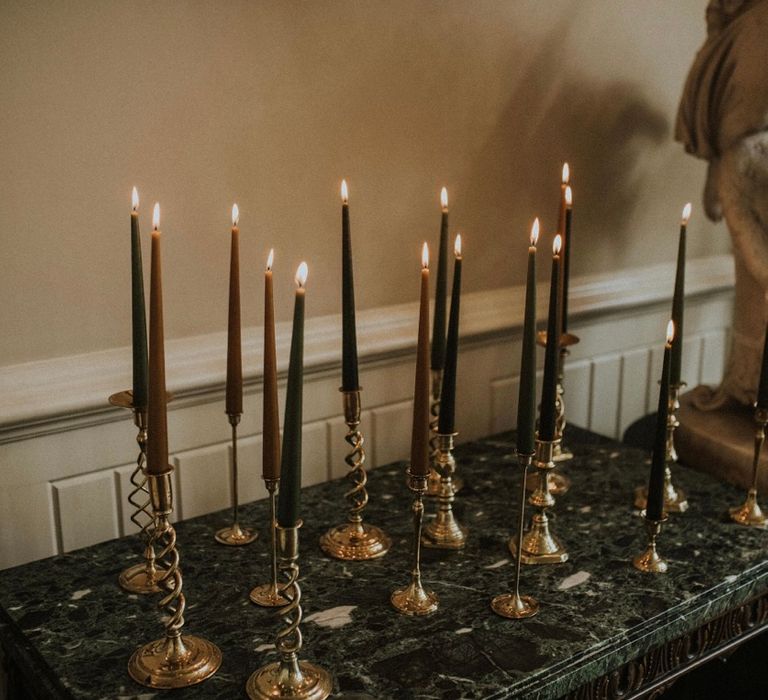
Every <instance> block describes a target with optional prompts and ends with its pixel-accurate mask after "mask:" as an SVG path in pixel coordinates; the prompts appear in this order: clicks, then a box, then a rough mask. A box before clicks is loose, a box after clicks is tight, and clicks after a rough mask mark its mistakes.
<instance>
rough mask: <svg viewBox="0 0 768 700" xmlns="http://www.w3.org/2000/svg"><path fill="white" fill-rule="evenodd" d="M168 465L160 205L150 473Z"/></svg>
mask: <svg viewBox="0 0 768 700" xmlns="http://www.w3.org/2000/svg"><path fill="white" fill-rule="evenodd" d="M168 471H170V467H169V466H168V414H167V406H166V395H165V337H164V333H163V278H162V263H161V258H160V205H159V204H157V203H156V204H155V208H154V211H153V213H152V268H151V272H150V281H149V398H148V401H147V473H148V474H165V473H166V472H168Z"/></svg>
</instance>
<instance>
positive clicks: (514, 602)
mask: <svg viewBox="0 0 768 700" xmlns="http://www.w3.org/2000/svg"><path fill="white" fill-rule="evenodd" d="M532 458H533V455H532V454H526V453H523V452H518V453H517V461H518V462H519V464H520V466H521V468H522V472H523V483H522V485H521V488H520V516H519V518H518V521H517V541H518V542H519V541H520V540H522V539H523V526H524V524H525V496H526V489H525V482H526V479H527V476H528V467H530V466H531V461H532ZM521 564H522V561H521V558H520V557H515V592H514V593H504V594H503V595H497V596H496V597H495V598H494V599H493V600H491V609H492V610H493V612H495V613H496V614H497V615H501V616H502V617H508V618H510V619H512V620H519V619H522V618H525V617H533V616H534V615H535V614H536V613H537V612H539V601H537V600H536V598H534V597H533V596H529V595H523V596H521V595H520V568H521Z"/></svg>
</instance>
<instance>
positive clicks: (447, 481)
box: [421, 433, 467, 549]
mask: <svg viewBox="0 0 768 700" xmlns="http://www.w3.org/2000/svg"><path fill="white" fill-rule="evenodd" d="M457 434H458V433H450V434H442V433H438V434H437V445H436V449H437V454H436V458H435V461H434V466H435V469H436V470H437V472H438V473H439V474H440V494H439V496H438V499H439V504H438V508H437V516H436V517H435V519H434V520H433V521H432V522H430V523H427V525H426V527H424V533H423V534H422V536H421V543H422V544H423V545H424V546H425V547H432V548H434V549H461V548H462V547H464V545H465V544H466V543H467V528H466V527H464V526H462V525H460V524H459V522H458V520H456V516H455V514H454V512H453V501H454V497H455V496H454V494H455V491H454V488H453V483H452V482H453V473H454V471H455V469H456V460H455V459H454V457H453V441H454V438H455V437H456V435H457Z"/></svg>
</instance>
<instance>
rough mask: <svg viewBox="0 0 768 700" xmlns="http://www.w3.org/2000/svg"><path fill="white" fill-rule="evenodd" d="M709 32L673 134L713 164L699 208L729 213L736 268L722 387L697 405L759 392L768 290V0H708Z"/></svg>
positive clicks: (698, 397) (713, 405)
mask: <svg viewBox="0 0 768 700" xmlns="http://www.w3.org/2000/svg"><path fill="white" fill-rule="evenodd" d="M706 18H707V39H706V41H705V42H704V45H703V46H702V47H701V49H700V50H699V52H698V54H697V55H696V58H695V60H694V62H693V66H692V67H691V70H690V73H689V74H688V79H687V81H686V84H685V89H684V91H683V96H682V99H681V101H680V108H679V112H678V116H677V126H676V133H675V137H676V139H677V140H678V141H681V142H682V143H683V144H684V146H685V149H686V151H687V152H688V153H691V154H692V155H694V156H696V157H697V158H703V159H705V160H707V161H709V172H708V175H707V182H706V186H705V188H704V211H705V212H706V215H707V217H709V218H710V219H712V220H713V221H720V220H721V219H723V218H725V222H726V224H727V226H728V231H729V232H730V235H731V239H732V241H733V252H734V259H735V267H736V287H735V304H734V314H733V325H732V333H731V347H730V351H729V355H728V360H727V362H726V369H725V374H724V377H723V381H722V383H721V384H720V386H719V387H717V388H714V389H710V388H708V387H699V388H698V389H697V390H696V391H695V392H694V393H693V395H692V397H691V398H692V402H693V405H694V406H696V408H698V409H700V410H705V411H709V410H718V409H727V408H729V407H736V406H739V405H742V406H746V405H751V404H752V403H753V402H754V401H755V398H756V393H757V384H758V377H759V373H760V361H761V357H762V350H763V339H764V334H765V327H766V316H767V308H768V305H767V304H766V300H767V299H768V297H767V296H766V295H767V293H768V0H711V2H710V3H709V5H708V6H707V10H706Z"/></svg>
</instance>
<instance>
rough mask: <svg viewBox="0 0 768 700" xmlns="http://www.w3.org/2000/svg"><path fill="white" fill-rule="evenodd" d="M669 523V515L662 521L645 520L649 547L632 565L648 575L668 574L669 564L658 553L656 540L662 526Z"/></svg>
mask: <svg viewBox="0 0 768 700" xmlns="http://www.w3.org/2000/svg"><path fill="white" fill-rule="evenodd" d="M665 522H667V514H666V513H664V515H663V516H662V518H661V520H649V519H648V518H647V517H646V518H645V529H646V532H647V533H648V546H647V547H646V548H645V551H644V552H643V553H642V554H638V555H637V556H636V557H633V559H632V565H633V566H634V567H635V568H636V569H637V570H638V571H642V572H644V573H646V574H664V573H666V572H667V562H666V561H665V560H664V559H662V558H661V556H660V555H659V553H658V552H657V551H656V539H657V538H658V536H659V533H660V532H661V526H662V525H663V524H664V523H665Z"/></svg>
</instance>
